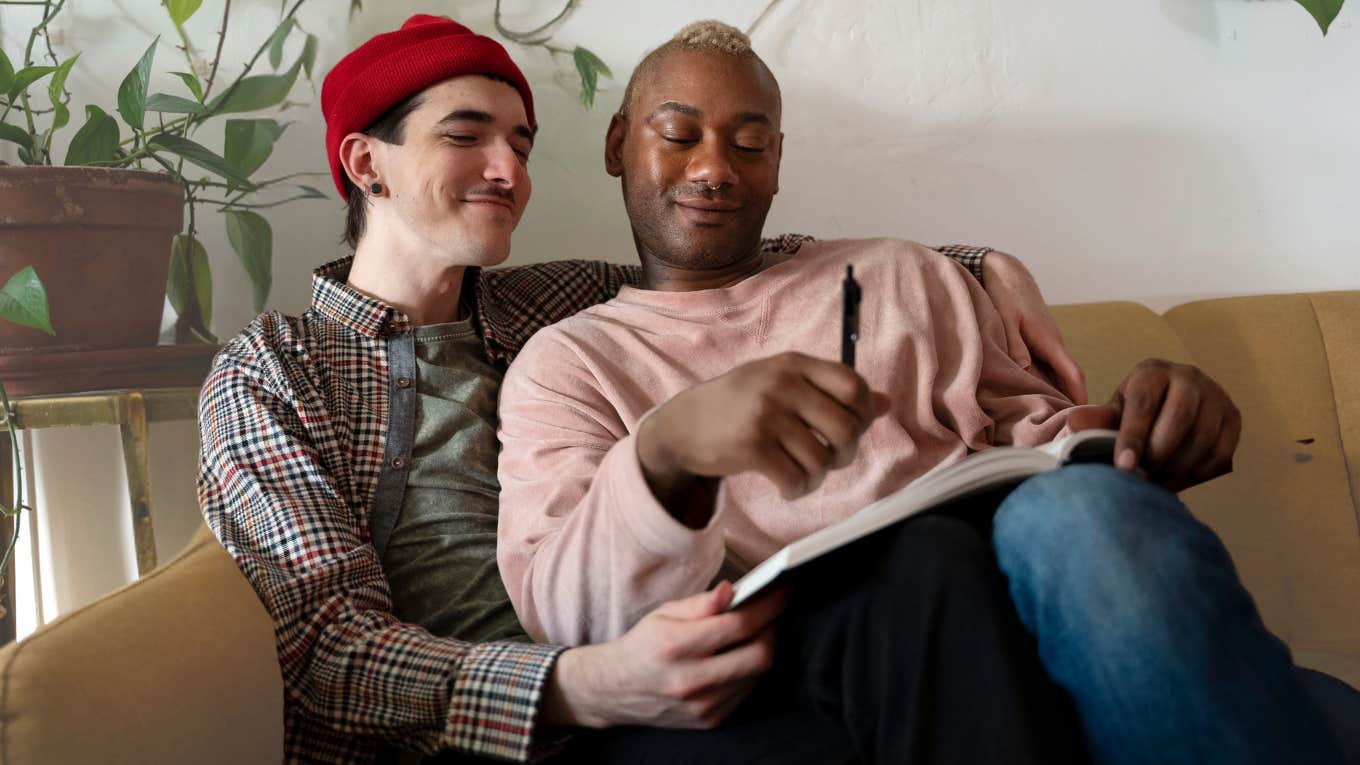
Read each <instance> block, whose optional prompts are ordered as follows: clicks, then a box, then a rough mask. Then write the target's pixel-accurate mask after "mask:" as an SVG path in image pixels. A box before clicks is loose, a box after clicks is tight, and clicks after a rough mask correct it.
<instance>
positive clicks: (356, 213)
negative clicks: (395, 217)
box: [344, 93, 425, 249]
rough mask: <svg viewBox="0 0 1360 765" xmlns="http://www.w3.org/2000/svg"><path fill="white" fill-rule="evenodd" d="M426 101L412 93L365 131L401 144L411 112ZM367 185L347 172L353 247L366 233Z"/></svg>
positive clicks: (348, 234) (349, 230)
mask: <svg viewBox="0 0 1360 765" xmlns="http://www.w3.org/2000/svg"><path fill="white" fill-rule="evenodd" d="M423 103H425V101H424V99H423V98H422V97H421V94H420V93H417V94H415V95H414V96H411V97H410V98H408V99H406V100H405V101H402V102H401V103H399V104H397V105H396V106H394V107H392V108H391V109H389V110H388V111H387V113H386V114H384V115H383V116H381V117H379V118H378V119H376V120H374V122H373V124H372V125H369V126H368V127H366V128H364V129H363V130H362V131H360V132H362V133H363V134H364V135H366V136H369V137H370V138H376V139H378V140H379V141H382V142H383V143H394V144H400V143H401V142H402V141H403V140H405V128H406V118H407V117H408V116H410V114H411V112H413V111H415V110H416V109H419V108H420V105H421V104H423ZM365 191H366V189H361V188H359V187H358V186H355V185H354V181H351V180H350V179H349V176H348V175H346V176H345V200H346V201H345V203H346V208H347V209H346V211H345V239H344V241H345V244H348V245H349V246H350V248H351V249H353V248H356V247H358V246H359V240H360V239H361V238H363V235H364V222H365V215H366V214H367V208H368V205H369V201H368V197H367V196H365Z"/></svg>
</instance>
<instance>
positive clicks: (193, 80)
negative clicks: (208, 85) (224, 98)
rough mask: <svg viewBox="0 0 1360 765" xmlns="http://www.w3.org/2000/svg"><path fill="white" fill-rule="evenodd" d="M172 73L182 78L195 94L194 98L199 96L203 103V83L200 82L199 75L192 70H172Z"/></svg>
mask: <svg viewBox="0 0 1360 765" xmlns="http://www.w3.org/2000/svg"><path fill="white" fill-rule="evenodd" d="M170 74H173V75H175V76H176V77H178V78H180V80H182V81H183V82H184V86H185V87H187V88H188V89H189V92H190V93H193V94H194V98H197V99H198V102H199V103H200V104H201V103H203V85H202V84H201V83H199V81H198V75H196V74H194V73H192V72H171V73H170Z"/></svg>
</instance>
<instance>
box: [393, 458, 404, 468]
mask: <svg viewBox="0 0 1360 765" xmlns="http://www.w3.org/2000/svg"><path fill="white" fill-rule="evenodd" d="M392 467H393V468H394V469H396V470H401V469H402V468H404V467H406V460H404V459H402V458H401V457H393V458H392Z"/></svg>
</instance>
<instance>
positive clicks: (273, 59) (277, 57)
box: [269, 16, 297, 71]
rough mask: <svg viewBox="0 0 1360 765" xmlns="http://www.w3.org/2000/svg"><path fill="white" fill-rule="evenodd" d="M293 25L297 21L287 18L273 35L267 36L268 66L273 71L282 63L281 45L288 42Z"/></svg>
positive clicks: (290, 17)
mask: <svg viewBox="0 0 1360 765" xmlns="http://www.w3.org/2000/svg"><path fill="white" fill-rule="evenodd" d="M295 24H297V20H296V19H294V18H293V17H292V16H289V17H288V18H286V19H284V20H283V22H282V23H280V24H279V25H278V27H277V28H276V29H275V30H274V34H272V35H270V36H269V65H270V66H271V67H273V68H274V70H275V71H277V70H278V68H279V65H280V64H282V63H283V44H284V42H286V41H287V40H288V33H289V32H291V31H293V25H295Z"/></svg>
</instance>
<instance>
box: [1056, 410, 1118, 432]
mask: <svg viewBox="0 0 1360 765" xmlns="http://www.w3.org/2000/svg"><path fill="white" fill-rule="evenodd" d="M1118 427H1119V408H1118V407H1116V406H1115V405H1113V404H1105V405H1104V406H1090V405H1084V406H1074V407H1072V408H1071V409H1069V410H1068V413H1067V429H1068V430H1070V431H1072V432H1074V433H1075V432H1077V431H1079V430H1095V429H1096V428H1109V429H1111V430H1113V429H1115V428H1118Z"/></svg>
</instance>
